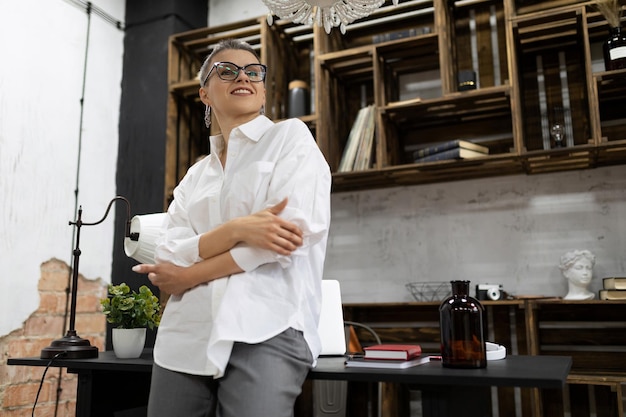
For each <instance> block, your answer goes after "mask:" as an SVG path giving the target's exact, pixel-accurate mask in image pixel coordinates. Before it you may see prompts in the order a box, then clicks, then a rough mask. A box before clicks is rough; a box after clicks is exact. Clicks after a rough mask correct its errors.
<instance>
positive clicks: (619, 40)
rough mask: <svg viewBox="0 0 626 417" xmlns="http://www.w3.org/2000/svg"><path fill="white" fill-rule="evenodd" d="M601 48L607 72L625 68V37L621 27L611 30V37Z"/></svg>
mask: <svg viewBox="0 0 626 417" xmlns="http://www.w3.org/2000/svg"><path fill="white" fill-rule="evenodd" d="M603 47H604V64H605V67H606V70H607V71H611V70H618V69H623V68H626V36H625V35H624V33H623V32H622V28H621V27H619V26H618V27H614V28H611V36H610V37H609V39H607V40H606V42H605V43H604V46H603Z"/></svg>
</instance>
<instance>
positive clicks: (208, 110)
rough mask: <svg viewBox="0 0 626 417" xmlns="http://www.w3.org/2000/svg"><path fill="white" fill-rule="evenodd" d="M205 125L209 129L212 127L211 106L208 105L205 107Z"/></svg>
mask: <svg viewBox="0 0 626 417" xmlns="http://www.w3.org/2000/svg"><path fill="white" fill-rule="evenodd" d="M204 125H205V126H206V128H207V129H209V128H210V127H211V107H209V106H208V105H207V106H206V107H205V109H204Z"/></svg>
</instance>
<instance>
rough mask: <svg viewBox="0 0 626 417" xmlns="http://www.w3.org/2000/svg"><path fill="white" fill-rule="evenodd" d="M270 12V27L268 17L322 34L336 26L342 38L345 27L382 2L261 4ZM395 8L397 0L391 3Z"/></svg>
mask: <svg viewBox="0 0 626 417" xmlns="http://www.w3.org/2000/svg"><path fill="white" fill-rule="evenodd" d="M263 3H265V5H266V6H267V7H268V8H269V9H270V14H269V15H268V16H267V22H268V23H269V24H270V25H271V24H272V23H273V18H272V14H274V15H276V16H278V17H280V18H281V19H285V20H290V21H292V22H294V23H300V24H303V25H312V24H313V23H315V24H317V25H318V26H324V30H326V33H330V31H331V29H332V28H333V27H336V26H339V29H340V30H341V33H342V34H345V33H346V26H347V25H348V24H350V23H352V22H353V21H355V20H356V19H361V18H363V17H366V16H369V15H370V14H371V13H372V12H373V11H374V10H376V9H378V8H379V7H380V6H382V5H383V4H384V3H385V0H263ZM393 4H394V5H395V6H397V5H398V0H393Z"/></svg>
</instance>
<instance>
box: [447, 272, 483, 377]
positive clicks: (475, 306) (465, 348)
mask: <svg viewBox="0 0 626 417" xmlns="http://www.w3.org/2000/svg"><path fill="white" fill-rule="evenodd" d="M451 284H452V295H451V296H450V297H448V298H447V299H445V300H444V301H443V302H442V303H441V305H440V306H439V325H440V329H441V359H442V365H443V366H444V367H446V368H484V367H486V366H487V349H486V346H485V336H484V326H483V321H484V311H485V310H484V308H483V306H482V305H481V304H480V302H479V301H478V300H476V299H475V298H473V297H470V295H469V288H470V285H469V284H470V282H469V281H451Z"/></svg>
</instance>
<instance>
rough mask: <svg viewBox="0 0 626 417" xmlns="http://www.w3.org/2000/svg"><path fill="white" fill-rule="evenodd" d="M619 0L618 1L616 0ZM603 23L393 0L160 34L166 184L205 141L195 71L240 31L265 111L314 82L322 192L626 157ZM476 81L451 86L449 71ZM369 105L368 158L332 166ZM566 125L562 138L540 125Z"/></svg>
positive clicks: (475, 0)
mask: <svg viewBox="0 0 626 417" xmlns="http://www.w3.org/2000/svg"><path fill="white" fill-rule="evenodd" d="M621 4H622V7H623V8H626V0H623V1H621ZM608 33H609V31H608V25H607V23H606V21H605V20H604V18H603V16H602V15H601V14H599V13H598V12H597V11H596V10H595V8H594V7H593V2H591V1H576V0H553V1H538V0H457V1H454V0H400V2H399V5H398V6H393V5H392V4H391V1H388V2H387V3H386V4H385V5H383V7H381V8H380V9H378V10H377V11H376V12H374V13H373V14H372V15H371V16H369V17H367V18H365V19H362V20H359V21H357V22H355V23H353V24H351V25H349V26H348V28H347V32H346V34H341V33H340V31H339V30H337V29H334V30H333V31H332V32H331V34H330V35H328V34H326V33H325V31H324V30H323V28H318V27H306V26H300V25H294V24H292V23H288V22H284V21H277V22H275V23H274V24H273V25H271V26H270V25H268V24H267V22H266V19H265V17H259V18H255V19H248V20H246V21H242V22H237V23H234V24H229V25H224V26H220V27H214V28H206V29H200V30H195V31H191V32H185V33H181V34H177V35H174V36H172V37H171V39H170V59H169V92H170V100H169V106H168V128H167V129H168V130H167V137H168V144H167V162H166V190H165V191H166V192H165V194H166V196H168V198H169V197H170V196H171V192H172V189H173V187H174V186H175V184H176V183H177V182H178V181H179V180H180V178H181V177H182V175H183V174H184V172H185V171H186V170H187V168H188V167H189V166H190V165H191V164H192V163H193V162H194V161H195V158H197V157H198V156H199V155H202V154H205V153H206V152H208V144H207V135H208V132H207V131H206V128H204V127H203V111H204V109H203V106H202V104H201V103H200V101H199V100H198V98H197V90H198V83H197V80H195V77H196V73H197V71H198V70H199V67H200V64H201V63H202V60H203V59H204V57H205V56H206V55H207V54H208V53H209V52H210V51H211V48H212V45H214V44H215V43H216V42H217V41H219V40H220V39H224V38H229V37H235V38H240V39H244V40H247V41H248V42H249V43H251V44H252V45H253V46H254V47H255V48H257V49H258V51H259V53H260V55H261V59H262V61H263V62H264V63H266V64H267V65H268V67H269V69H270V71H269V77H268V80H267V83H266V87H267V105H266V114H267V115H268V116H269V117H271V118H272V119H274V120H279V119H282V118H285V117H286V109H287V106H288V102H287V95H288V84H289V82H290V81H292V80H295V79H300V80H304V81H306V82H307V83H308V84H309V85H310V86H311V109H312V112H311V114H310V115H308V116H304V117H303V118H302V119H303V120H304V121H305V122H306V123H307V124H308V125H309V127H310V128H311V130H312V132H313V134H314V136H315V138H316V140H317V142H318V145H319V146H320V148H321V150H322V151H323V153H324V155H325V156H326V158H327V160H328V162H329V164H330V166H331V169H332V171H333V172H334V174H333V191H335V192H338V191H344V190H355V189H368V188H379V187H389V186H396V185H410V184H424V183H432V182H438V181H450V180H459V179H471V178H478V177H488V176H499V175H509V174H521V173H526V174H538V173H546V172H555V171H563V170H572V169H584V168H594V167H598V166H606V165H615V164H624V163H626V109H625V107H624V106H623V103H624V102H625V99H626V70H617V71H608V72H607V71H605V70H604V63H603V61H602V57H601V55H600V56H599V55H598V51H599V50H600V51H601V44H602V42H603V41H604V40H605V39H606V37H608ZM463 70H470V71H475V72H476V82H477V86H478V88H477V89H474V90H470V91H459V89H458V87H457V85H458V83H457V77H458V74H459V72H460V71H463ZM372 104H373V105H374V106H375V108H376V133H375V149H374V154H373V155H374V156H373V161H372V164H371V166H370V167H369V168H368V169H366V170H363V171H352V172H342V173H338V172H336V171H337V168H338V166H339V161H340V160H341V157H342V154H343V151H344V148H345V146H346V142H347V138H348V135H349V132H350V129H351V127H352V124H353V122H354V120H355V118H356V114H357V112H358V111H359V109H360V108H361V107H363V106H366V105H372ZM556 119H562V121H563V122H564V124H565V125H566V136H565V137H566V141H567V143H568V146H567V147H565V148H554V145H553V139H552V137H551V136H550V131H549V130H550V126H551V125H552V124H553V123H554V121H555V120H556ZM451 139H465V140H469V141H473V142H477V143H481V144H483V145H486V146H488V147H489V155H487V156H485V157H480V158H476V159H466V160H448V161H437V162H429V163H415V162H414V159H413V152H414V151H415V150H416V149H419V148H420V147H424V146H427V145H430V144H436V143H439V142H444V141H447V140H451Z"/></svg>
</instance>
